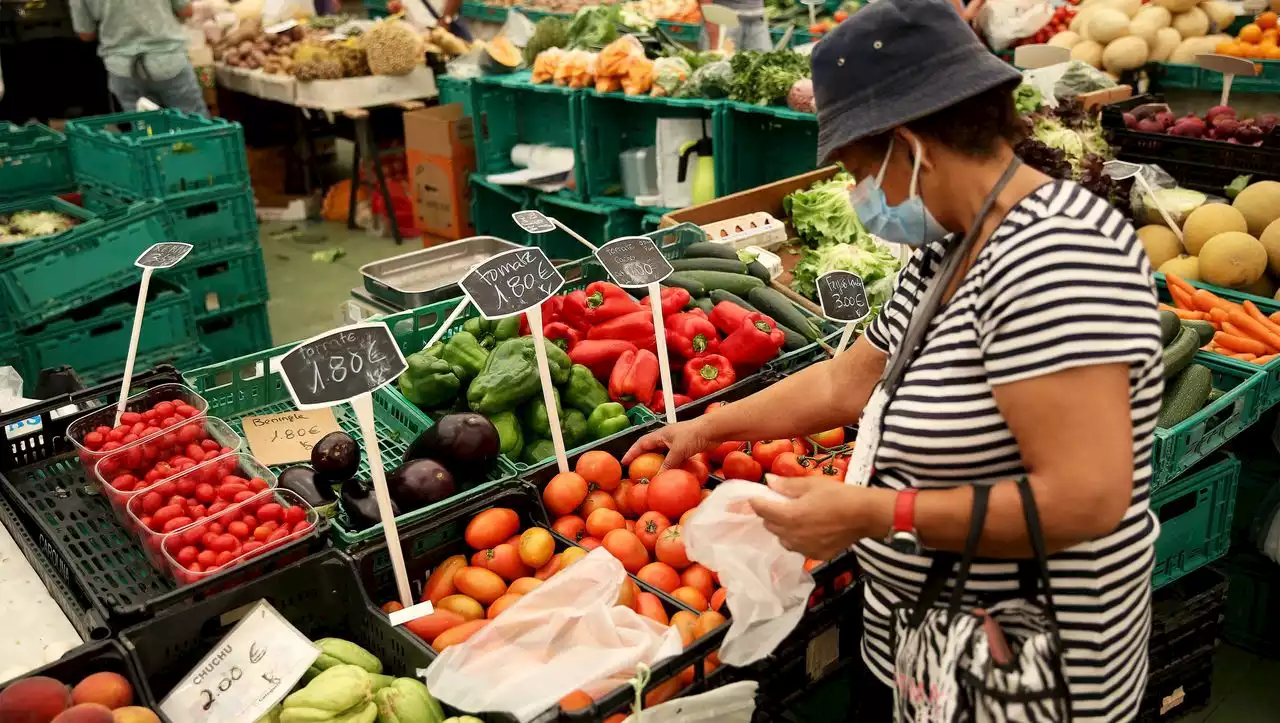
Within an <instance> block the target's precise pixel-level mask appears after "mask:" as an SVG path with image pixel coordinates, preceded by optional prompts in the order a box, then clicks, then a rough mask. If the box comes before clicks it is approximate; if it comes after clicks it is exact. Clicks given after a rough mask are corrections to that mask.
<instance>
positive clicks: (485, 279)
mask: <svg viewBox="0 0 1280 723" xmlns="http://www.w3.org/2000/svg"><path fill="white" fill-rule="evenodd" d="M458 285H459V286H461V287H462V292H463V293H464V294H466V295H467V298H468V299H470V300H471V303H473V304H475V305H476V308H477V309H479V310H480V314H481V315H482V316H484V318H486V319H501V318H503V317H506V316H515V315H516V314H519V313H521V312H524V311H528V310H529V309H530V308H532V307H535V306H538V305H539V304H541V303H542V302H544V301H546V300H547V299H549V298H551V297H552V296H554V295H555V293H556V292H557V291H559V290H560V287H561V286H564V277H563V276H561V275H560V272H559V271H557V270H556V267H555V264H553V263H551V259H549V258H547V255H546V253H544V252H543V251H542V249H539V248H527V249H515V250H513V251H507V252H505V253H501V254H498V255H497V256H492V257H490V258H489V259H488V260H486V261H484V262H483V263H480V264H477V265H476V266H475V267H473V268H472V269H471V271H470V272H469V273H468V274H467V275H466V276H464V277H463V278H462V281H460V282H458Z"/></svg>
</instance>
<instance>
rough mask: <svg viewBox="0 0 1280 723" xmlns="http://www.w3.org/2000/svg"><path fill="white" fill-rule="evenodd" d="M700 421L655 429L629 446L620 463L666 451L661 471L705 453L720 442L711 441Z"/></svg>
mask: <svg viewBox="0 0 1280 723" xmlns="http://www.w3.org/2000/svg"><path fill="white" fill-rule="evenodd" d="M701 421H702V417H699V418H698V419H693V420H690V421H688V422H680V423H678V424H672V425H669V426H663V427H659V428H658V429H655V430H654V431H652V432H650V433H648V434H646V435H644V436H643V437H641V438H640V439H638V440H636V443H635V444H633V445H631V449H629V450H627V453H626V455H625V456H623V458H622V463H623V464H631V461H632V460H634V459H635V458H636V457H639V456H640V455H642V454H644V453H645V452H661V451H663V450H666V455H667V458H666V460H665V461H664V462H663V463H662V467H663V469H672V468H675V467H679V466H680V465H681V464H684V461H685V460H687V459H689V458H690V457H692V456H693V455H695V454H697V453H699V452H703V451H706V450H707V449H709V448H710V447H711V446H713V445H715V444H718V443H719V442H720V440H716V439H711V437H710V436H709V435H708V434H707V432H706V430H705V428H704V425H703V424H701Z"/></svg>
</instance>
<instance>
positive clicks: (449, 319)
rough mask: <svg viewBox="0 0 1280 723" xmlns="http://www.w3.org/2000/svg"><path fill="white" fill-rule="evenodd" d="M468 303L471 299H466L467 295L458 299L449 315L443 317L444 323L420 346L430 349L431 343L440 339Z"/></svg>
mask: <svg viewBox="0 0 1280 723" xmlns="http://www.w3.org/2000/svg"><path fill="white" fill-rule="evenodd" d="M470 305H471V301H470V300H469V299H467V297H465V296H463V297H462V299H461V300H459V301H458V305H457V306H455V307H454V309H453V311H452V312H450V313H449V316H447V317H445V320H444V323H443V324H441V325H440V328H439V329H436V333H434V334H432V335H431V339H429V340H428V341H427V343H426V346H423V347H422V348H423V349H430V348H431V347H432V345H434V344H435V343H436V342H438V341H440V337H442V336H444V333H445V332H446V331H448V330H449V327H451V326H453V322H455V321H457V320H458V317H459V316H462V312H464V311H466V309H467V307H468V306H470Z"/></svg>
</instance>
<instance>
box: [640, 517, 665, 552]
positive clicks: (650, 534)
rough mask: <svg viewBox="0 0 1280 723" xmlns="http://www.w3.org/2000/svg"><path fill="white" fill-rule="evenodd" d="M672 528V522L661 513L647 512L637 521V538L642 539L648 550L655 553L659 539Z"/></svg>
mask: <svg viewBox="0 0 1280 723" xmlns="http://www.w3.org/2000/svg"><path fill="white" fill-rule="evenodd" d="M670 526H671V520H669V519H667V516H666V515H664V514H662V513H661V512H646V513H644V514H643V515H641V516H640V519H638V520H636V530H635V532H636V537H639V538H640V542H641V543H643V544H644V547H645V549H646V550H648V551H649V552H653V546H654V545H656V544H658V537H659V536H660V535H662V531H663V530H665V529H667V528H668V527H670Z"/></svg>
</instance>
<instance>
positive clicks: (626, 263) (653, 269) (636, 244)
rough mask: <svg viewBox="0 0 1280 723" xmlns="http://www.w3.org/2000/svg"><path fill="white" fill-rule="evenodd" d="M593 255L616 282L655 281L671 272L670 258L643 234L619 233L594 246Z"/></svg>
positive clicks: (643, 283) (633, 284) (639, 283)
mask: <svg viewBox="0 0 1280 723" xmlns="http://www.w3.org/2000/svg"><path fill="white" fill-rule="evenodd" d="M596 258H597V259H599V260H600V263H601V264H602V265H603V266H604V268H605V270H606V271H608V272H609V276H612V277H613V280H614V281H616V282H617V283H618V286H624V287H627V288H636V287H642V286H648V285H649V284H656V283H658V282H659V281H662V280H663V279H665V278H667V277H668V276H670V275H671V272H672V268H671V264H670V262H668V261H667V259H666V258H665V257H664V256H663V255H662V252H661V251H659V250H658V246H657V244H655V243H654V242H653V239H651V238H648V237H646V236H623V237H621V238H616V239H614V240H612V241H610V242H609V243H607V244H605V245H604V246H601V247H600V248H598V249H596Z"/></svg>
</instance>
